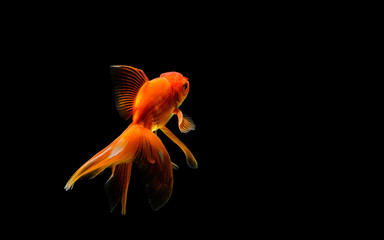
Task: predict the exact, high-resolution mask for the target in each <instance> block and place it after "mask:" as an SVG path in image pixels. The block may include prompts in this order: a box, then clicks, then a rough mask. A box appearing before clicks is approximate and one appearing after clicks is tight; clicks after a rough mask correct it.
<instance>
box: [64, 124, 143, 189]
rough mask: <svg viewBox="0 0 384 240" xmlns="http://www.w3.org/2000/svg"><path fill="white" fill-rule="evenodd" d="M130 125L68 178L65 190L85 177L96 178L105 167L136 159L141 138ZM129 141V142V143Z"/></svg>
mask: <svg viewBox="0 0 384 240" xmlns="http://www.w3.org/2000/svg"><path fill="white" fill-rule="evenodd" d="M134 129H135V128H134V127H132V126H129V127H128V128H127V129H126V130H125V131H124V132H123V133H122V134H121V135H120V136H119V137H118V138H116V139H115V140H114V141H113V142H112V143H111V144H109V145H108V146H107V147H106V148H104V149H103V150H101V151H100V152H98V153H97V154H96V155H95V156H93V157H92V158H91V159H89V160H88V161H87V162H86V163H84V164H83V165H82V166H81V167H80V168H79V169H78V170H77V171H76V172H75V173H74V174H73V175H72V177H71V178H70V179H69V180H68V182H67V184H66V185H65V187H64V188H65V190H69V189H72V188H73V185H74V184H75V182H76V181H77V180H79V179H80V178H83V177H88V178H94V177H96V176H97V175H98V174H99V173H101V172H102V171H103V170H104V169H106V168H108V167H113V166H115V165H118V164H122V163H130V162H132V161H133V160H134V158H135V155H136V151H137V149H138V145H139V144H141V141H140V140H141V138H140V136H138V135H137V134H136V131H134ZM128 141H129V144H128Z"/></svg>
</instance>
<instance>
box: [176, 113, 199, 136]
mask: <svg viewBox="0 0 384 240" xmlns="http://www.w3.org/2000/svg"><path fill="white" fill-rule="evenodd" d="M173 113H175V114H176V115H177V118H178V119H179V129H180V131H181V132H182V133H187V132H189V131H191V130H195V129H196V125H195V123H194V122H193V121H192V118H191V117H189V116H188V115H186V114H184V115H183V113H182V112H181V111H180V109H178V108H176V109H175V111H174V112H173Z"/></svg>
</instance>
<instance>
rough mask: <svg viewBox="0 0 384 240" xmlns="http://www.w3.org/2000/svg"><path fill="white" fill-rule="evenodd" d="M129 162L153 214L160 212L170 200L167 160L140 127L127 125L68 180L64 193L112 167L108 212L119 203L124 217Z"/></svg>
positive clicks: (155, 140)
mask: <svg viewBox="0 0 384 240" xmlns="http://www.w3.org/2000/svg"><path fill="white" fill-rule="evenodd" d="M132 162H136V163H137V166H138V168H139V170H140V172H141V173H142V175H143V181H144V183H145V186H146V191H147V194H148V198H149V203H150V205H151V207H152V209H153V210H158V209H159V208H161V207H162V206H163V205H164V204H165V203H166V202H167V201H168V200H169V198H170V196H171V194H172V187H173V174H172V164H171V159H170V157H169V154H168V152H167V150H166V149H165V147H164V145H163V143H162V142H161V140H160V138H158V137H157V136H156V135H155V134H154V133H153V132H152V131H150V130H149V129H146V128H144V127H143V126H140V125H130V126H129V127H128V128H127V129H126V130H125V131H124V132H123V133H122V134H121V135H120V136H119V137H118V138H117V139H116V140H115V141H113V142H112V143H111V144H110V145H109V146H107V147H106V148H104V149H103V150H101V151H100V152H99V153H97V154H96V155H95V156H94V157H92V158H91V159H90V160H89V161H87V162H86V163H85V164H84V165H83V166H81V167H80V168H79V169H78V170H77V171H76V172H75V173H74V174H73V176H72V177H71V178H70V179H69V181H68V182H67V184H66V185H65V189H66V190H68V189H72V188H73V186H74V184H75V182H76V181H77V180H79V179H80V178H82V177H90V178H94V177H96V176H97V175H98V174H99V173H101V172H102V171H103V170H104V169H106V168H108V167H112V176H111V177H110V179H109V180H108V182H107V184H106V191H107V194H108V195H109V199H110V205H111V210H113V208H114V207H115V206H116V205H117V203H118V202H119V201H120V200H121V203H122V214H125V203H126V194H127V190H128V184H129V178H130V172H131V166H132Z"/></svg>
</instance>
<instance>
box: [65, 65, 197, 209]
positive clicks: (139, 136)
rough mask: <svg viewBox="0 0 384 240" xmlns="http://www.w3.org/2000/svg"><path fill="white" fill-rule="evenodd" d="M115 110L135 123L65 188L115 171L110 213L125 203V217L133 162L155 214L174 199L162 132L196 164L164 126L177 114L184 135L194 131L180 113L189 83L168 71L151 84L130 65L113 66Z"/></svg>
mask: <svg viewBox="0 0 384 240" xmlns="http://www.w3.org/2000/svg"><path fill="white" fill-rule="evenodd" d="M110 69H111V79H112V81H113V86H114V92H115V101H116V107H117V109H118V111H119V113H120V116H121V117H123V118H124V119H125V120H129V119H130V118H132V123H131V124H130V125H129V126H128V127H127V128H126V129H125V130H124V131H123V133H122V134H121V135H120V136H119V137H117V138H116V139H115V140H114V141H113V142H112V143H111V144H109V145H108V146H107V147H105V148H104V149H103V150H101V151H100V152H98V153H97V154H96V155H94V156H93V157H92V158H91V159H89V160H88V161H87V162H85V163H84V164H83V165H82V166H81V167H80V168H79V169H78V170H77V171H76V172H75V173H74V174H73V175H72V176H71V178H70V179H69V180H68V182H67V184H66V185H65V187H64V188H65V190H69V189H72V188H73V186H74V184H75V182H76V181H77V180H79V179H81V178H83V177H86V178H90V179H92V178H94V177H96V176H97V175H99V174H100V173H101V172H103V171H104V170H105V169H106V168H110V169H111V171H112V173H111V176H110V177H109V179H108V180H107V182H106V183H105V190H106V193H107V195H108V199H109V204H110V208H111V212H112V211H113V210H114V208H115V207H116V206H117V205H118V203H119V202H120V203H121V214H122V215H125V214H126V203H127V192H128V185H129V181H130V176H131V170H132V164H133V163H135V165H136V166H137V168H138V170H139V172H140V174H141V175H142V178H143V181H144V185H145V188H146V193H147V196H148V202H149V205H150V206H151V208H152V209H153V210H154V211H156V210H158V209H160V208H161V207H163V206H164V204H166V203H167V202H168V200H169V199H170V197H171V194H172V189H173V173H172V172H173V169H178V166H177V165H176V164H175V163H173V162H171V158H170V156H169V153H168V152H167V150H166V148H165V146H164V144H163V142H162V141H161V140H160V138H159V137H158V136H157V130H159V129H160V130H161V131H162V132H163V133H164V134H165V135H166V136H167V137H168V138H170V139H171V140H172V141H173V142H174V143H175V144H176V145H178V146H179V147H180V148H181V150H182V151H183V152H184V154H185V156H186V161H187V164H188V166H189V167H191V168H193V169H196V168H197V166H198V164H197V161H196V159H195V157H194V156H193V154H192V153H191V151H190V150H189V149H188V148H187V147H186V146H185V144H184V143H183V142H181V141H180V140H179V139H178V138H177V137H176V136H175V135H174V134H173V133H172V132H171V131H170V130H169V129H168V128H167V127H166V126H165V125H166V124H167V122H168V121H169V120H170V118H171V117H172V116H173V115H176V116H177V118H178V127H179V129H180V131H181V132H182V133H187V132H189V131H191V130H195V127H196V126H195V124H194V122H193V120H192V118H191V117H189V116H188V115H186V114H183V113H182V112H181V110H180V109H179V107H180V105H181V104H182V103H183V101H184V100H185V98H186V97H187V95H188V93H189V81H188V78H187V77H184V76H183V75H182V74H181V73H179V72H166V73H163V74H161V75H160V77H158V78H155V79H153V80H150V81H149V80H148V78H147V76H146V75H145V73H144V71H142V70H140V69H137V68H134V67H131V66H126V65H112V66H110Z"/></svg>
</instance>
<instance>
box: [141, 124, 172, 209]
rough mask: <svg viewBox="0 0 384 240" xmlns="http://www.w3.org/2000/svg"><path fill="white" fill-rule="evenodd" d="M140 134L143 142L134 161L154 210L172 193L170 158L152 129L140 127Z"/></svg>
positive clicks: (162, 204) (166, 200) (165, 201)
mask: <svg viewBox="0 0 384 240" xmlns="http://www.w3.org/2000/svg"><path fill="white" fill-rule="evenodd" d="M140 127H141V126H140ZM140 135H141V136H142V139H143V144H141V145H140V146H141V148H139V152H140V155H139V157H138V158H137V159H136V160H135V162H136V163H137V166H138V169H139V171H140V173H141V174H142V177H143V181H144V184H145V188H146V189H145V190H146V192H147V195H148V201H149V204H150V205H151V207H152V209H153V210H154V211H156V210H158V209H160V208H161V207H162V206H164V204H165V203H167V202H168V200H169V198H170V197H171V194H172V188H173V173H172V163H171V158H170V157H169V154H168V152H167V150H166V149H165V147H164V145H163V143H162V141H161V140H160V138H159V137H158V136H156V135H155V134H154V133H153V132H152V131H150V130H149V129H146V128H144V127H141V134H140Z"/></svg>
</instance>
